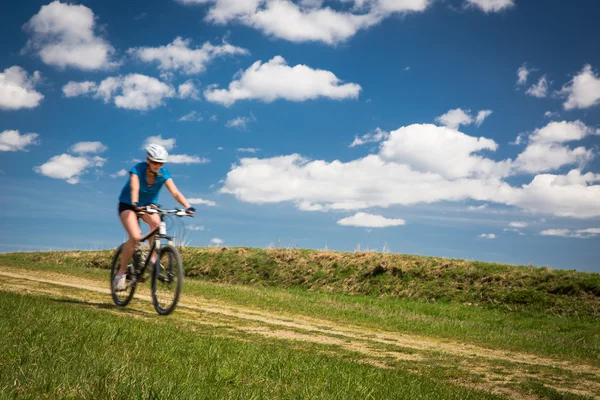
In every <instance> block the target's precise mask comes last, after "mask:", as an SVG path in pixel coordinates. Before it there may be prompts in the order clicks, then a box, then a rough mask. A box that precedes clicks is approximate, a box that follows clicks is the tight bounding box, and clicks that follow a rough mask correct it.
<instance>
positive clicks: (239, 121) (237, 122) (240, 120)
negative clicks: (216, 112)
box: [225, 114, 256, 130]
mask: <svg viewBox="0 0 600 400" xmlns="http://www.w3.org/2000/svg"><path fill="white" fill-rule="evenodd" d="M255 121H256V118H255V117H254V115H253V114H250V116H249V117H237V118H234V119H232V120H229V121H227V123H226V124H225V126H226V127H227V128H238V129H242V130H244V129H247V128H248V124H249V123H250V122H255Z"/></svg>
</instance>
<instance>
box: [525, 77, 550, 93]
mask: <svg viewBox="0 0 600 400" xmlns="http://www.w3.org/2000/svg"><path fill="white" fill-rule="evenodd" d="M525 93H526V94H528V95H530V96H533V97H537V98H544V97H546V96H547V95H548V81H547V79H546V75H544V76H542V77H541V78H540V79H539V81H538V82H537V83H536V84H534V85H533V86H531V87H530V88H529V89H527V91H526V92H525Z"/></svg>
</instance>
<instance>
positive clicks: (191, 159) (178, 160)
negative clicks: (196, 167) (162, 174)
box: [169, 154, 210, 164]
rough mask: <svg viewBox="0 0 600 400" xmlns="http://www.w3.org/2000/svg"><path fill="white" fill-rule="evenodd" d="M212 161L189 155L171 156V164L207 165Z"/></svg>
mask: <svg viewBox="0 0 600 400" xmlns="http://www.w3.org/2000/svg"><path fill="white" fill-rule="evenodd" d="M209 162H210V160H209V159H208V158H204V157H198V156H189V155H187V154H169V163H170V164H206V163H209Z"/></svg>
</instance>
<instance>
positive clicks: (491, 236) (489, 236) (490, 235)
mask: <svg viewBox="0 0 600 400" xmlns="http://www.w3.org/2000/svg"><path fill="white" fill-rule="evenodd" d="M479 237H480V238H484V239H496V234H494V233H482V234H481V235H479Z"/></svg>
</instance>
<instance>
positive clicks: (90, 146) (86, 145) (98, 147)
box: [71, 142, 108, 154]
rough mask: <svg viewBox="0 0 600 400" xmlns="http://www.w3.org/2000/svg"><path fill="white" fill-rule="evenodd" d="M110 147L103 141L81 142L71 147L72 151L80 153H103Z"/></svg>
mask: <svg viewBox="0 0 600 400" xmlns="http://www.w3.org/2000/svg"><path fill="white" fill-rule="evenodd" d="M107 149H108V147H106V146H105V145H103V144H102V142H79V143H75V144H74V145H73V146H72V147H71V152H73V153H78V154H85V153H102V152H103V151H106V150H107Z"/></svg>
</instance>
